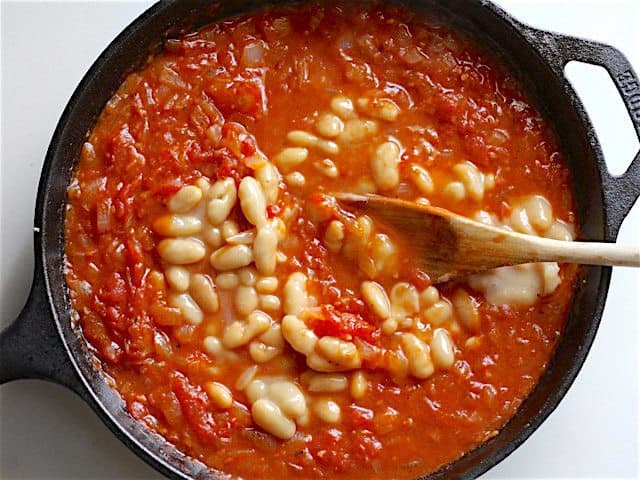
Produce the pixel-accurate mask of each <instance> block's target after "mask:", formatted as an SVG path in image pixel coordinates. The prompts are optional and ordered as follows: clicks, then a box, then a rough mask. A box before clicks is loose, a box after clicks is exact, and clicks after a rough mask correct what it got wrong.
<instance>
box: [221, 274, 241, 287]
mask: <svg viewBox="0 0 640 480" xmlns="http://www.w3.org/2000/svg"><path fill="white" fill-rule="evenodd" d="M239 283H240V280H239V279H238V275H237V274H236V273H233V272H226V273H221V274H220V275H218V276H217V277H216V286H217V287H218V288H219V289H221V290H233V289H234V288H236V287H237V286H238V284H239Z"/></svg>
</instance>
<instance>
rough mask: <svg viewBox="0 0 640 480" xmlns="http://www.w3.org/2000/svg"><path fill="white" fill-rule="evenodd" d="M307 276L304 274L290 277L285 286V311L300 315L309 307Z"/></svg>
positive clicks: (296, 273) (299, 273) (295, 273)
mask: <svg viewBox="0 0 640 480" xmlns="http://www.w3.org/2000/svg"><path fill="white" fill-rule="evenodd" d="M308 302H309V300H308V294H307V276H306V275H305V274H304V273H302V272H294V273H292V274H291V275H289V278H288V279H287V283H285V285H284V311H285V313H287V314H292V315H298V314H299V313H300V312H302V311H303V310H304V309H305V308H306V307H307V305H308Z"/></svg>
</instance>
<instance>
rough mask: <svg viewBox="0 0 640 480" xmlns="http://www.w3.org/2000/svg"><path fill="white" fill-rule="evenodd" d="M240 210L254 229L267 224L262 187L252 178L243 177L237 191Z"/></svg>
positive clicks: (265, 202)
mask: <svg viewBox="0 0 640 480" xmlns="http://www.w3.org/2000/svg"><path fill="white" fill-rule="evenodd" d="M238 197H239V198H240V208H242V213H244V216H245V217H246V219H247V220H249V222H251V223H252V224H253V225H255V226H256V227H261V226H263V225H264V224H265V223H267V201H266V198H265V196H264V192H263V191H262V186H261V185H260V182H258V181H257V180H256V179H255V178H253V177H244V178H243V179H242V181H241V182H240V188H239V189H238Z"/></svg>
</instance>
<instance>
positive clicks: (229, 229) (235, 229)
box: [220, 220, 240, 242]
mask: <svg viewBox="0 0 640 480" xmlns="http://www.w3.org/2000/svg"><path fill="white" fill-rule="evenodd" d="M220 232H221V233H222V238H223V239H224V240H225V241H226V242H228V241H229V239H230V238H231V237H234V236H236V235H238V234H239V233H240V227H239V226H238V222H236V221H235V220H225V221H224V222H222V226H221V227H220Z"/></svg>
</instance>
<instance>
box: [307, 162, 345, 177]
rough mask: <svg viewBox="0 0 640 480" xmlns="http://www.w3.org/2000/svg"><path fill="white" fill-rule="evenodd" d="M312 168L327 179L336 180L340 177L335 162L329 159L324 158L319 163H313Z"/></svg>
mask: <svg viewBox="0 0 640 480" xmlns="http://www.w3.org/2000/svg"><path fill="white" fill-rule="evenodd" d="M313 168H315V169H316V170H317V171H318V172H320V173H321V174H322V175H324V176H325V177H327V178H338V177H339V176H340V171H339V170H338V167H337V166H336V164H335V162H334V161H333V160H331V159H329V158H325V159H324V160H320V161H319V162H314V163H313Z"/></svg>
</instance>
